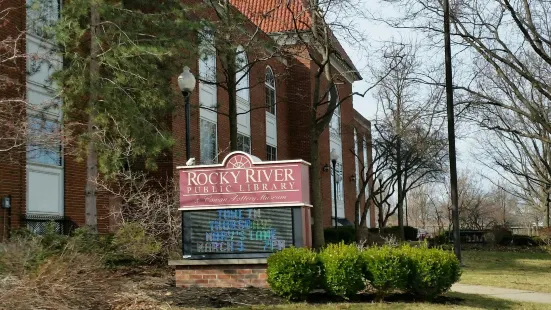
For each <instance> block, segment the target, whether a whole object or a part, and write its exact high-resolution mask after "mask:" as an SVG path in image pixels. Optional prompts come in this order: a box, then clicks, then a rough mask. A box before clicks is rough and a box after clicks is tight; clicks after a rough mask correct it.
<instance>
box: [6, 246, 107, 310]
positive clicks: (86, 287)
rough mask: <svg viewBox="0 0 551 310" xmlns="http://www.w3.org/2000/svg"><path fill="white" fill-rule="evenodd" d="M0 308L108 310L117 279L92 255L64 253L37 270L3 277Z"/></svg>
mask: <svg viewBox="0 0 551 310" xmlns="http://www.w3.org/2000/svg"><path fill="white" fill-rule="evenodd" d="M3 279H4V280H3V281H2V282H1V284H0V308H2V309H21V310H23V309H56V310H65V309H67V310H69V309H109V308H110V305H109V300H110V299H112V297H113V294H115V293H116V288H117V279H116V278H115V277H114V276H113V274H112V273H110V272H108V271H106V270H104V269H103V268H102V266H101V263H100V261H99V259H98V258H97V257H96V256H94V255H84V254H80V253H64V254H63V255H60V256H53V257H51V258H48V259H46V260H45V261H44V263H42V264H41V265H40V266H39V267H38V268H37V269H36V270H34V271H30V272H24V273H23V274H22V275H19V276H16V275H3Z"/></svg>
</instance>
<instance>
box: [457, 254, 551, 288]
mask: <svg viewBox="0 0 551 310" xmlns="http://www.w3.org/2000/svg"><path fill="white" fill-rule="evenodd" d="M463 263H464V265H465V268H463V274H462V275H461V281H460V283H463V284H476V285H486V286H495V287H504V288H514V289H524V290H531V291H538V292H546V293H551V254H547V253H520V252H490V251H464V252H463Z"/></svg>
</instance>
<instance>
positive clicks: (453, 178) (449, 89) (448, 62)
mask: <svg viewBox="0 0 551 310" xmlns="http://www.w3.org/2000/svg"><path fill="white" fill-rule="evenodd" d="M444 60H445V67H446V69H445V71H446V111H447V117H448V143H449V157H450V191H451V202H452V209H453V216H452V217H453V235H454V242H453V248H454V252H455V255H456V256H457V259H458V260H459V262H461V244H460V242H461V241H460V232H459V197H458V193H457V160H456V156H455V114H454V111H453V82H452V78H453V75H452V52H451V34H450V2H449V0H444Z"/></svg>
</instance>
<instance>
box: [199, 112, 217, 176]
mask: <svg viewBox="0 0 551 310" xmlns="http://www.w3.org/2000/svg"><path fill="white" fill-rule="evenodd" d="M199 126H200V135H201V164H203V165H204V164H213V163H216V162H218V156H217V141H216V123H213V122H211V121H208V120H206V119H203V118H202V119H201V121H200V125H199Z"/></svg>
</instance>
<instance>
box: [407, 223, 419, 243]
mask: <svg viewBox="0 0 551 310" xmlns="http://www.w3.org/2000/svg"><path fill="white" fill-rule="evenodd" d="M418 233H419V231H418V229H417V228H415V227H411V226H404V234H405V237H406V240H407V241H418V240H419V238H417V234H418Z"/></svg>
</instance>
